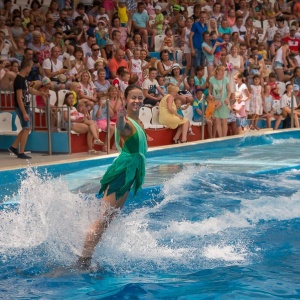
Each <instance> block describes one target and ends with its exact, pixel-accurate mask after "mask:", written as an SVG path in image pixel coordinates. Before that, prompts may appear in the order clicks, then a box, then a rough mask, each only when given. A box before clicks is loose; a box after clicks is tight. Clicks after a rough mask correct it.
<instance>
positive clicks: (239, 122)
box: [232, 91, 248, 134]
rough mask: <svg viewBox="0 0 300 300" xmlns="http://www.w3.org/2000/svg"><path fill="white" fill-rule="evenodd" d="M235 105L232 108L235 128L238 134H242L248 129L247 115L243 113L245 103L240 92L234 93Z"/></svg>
mask: <svg viewBox="0 0 300 300" xmlns="http://www.w3.org/2000/svg"><path fill="white" fill-rule="evenodd" d="M234 95H235V103H234V104H233V106H232V109H233V111H234V112H235V115H236V126H237V130H238V134H242V133H243V130H245V129H247V128H248V124H247V120H246V119H247V115H246V111H245V101H243V95H242V93H241V92H239V91H237V92H235V93H234Z"/></svg>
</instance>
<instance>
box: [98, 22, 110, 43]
mask: <svg viewBox="0 0 300 300" xmlns="http://www.w3.org/2000/svg"><path fill="white" fill-rule="evenodd" d="M94 35H95V37H96V43H97V44H98V46H99V47H104V46H105V45H106V40H107V39H108V38H109V35H108V33H107V32H106V31H105V21H103V20H99V21H98V25H97V27H96V28H95V30H94Z"/></svg>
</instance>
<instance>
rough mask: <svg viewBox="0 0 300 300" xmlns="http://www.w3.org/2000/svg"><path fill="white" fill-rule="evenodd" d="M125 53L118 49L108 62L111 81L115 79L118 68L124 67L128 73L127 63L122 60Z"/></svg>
mask: <svg viewBox="0 0 300 300" xmlns="http://www.w3.org/2000/svg"><path fill="white" fill-rule="evenodd" d="M124 57H125V53H124V51H123V50H122V49H118V50H117V52H116V54H115V56H114V57H113V58H112V59H111V60H110V61H109V65H108V68H109V71H110V77H111V78H112V79H114V78H116V77H117V70H118V68H119V67H125V68H126V69H127V71H129V68H128V63H127V61H126V60H125V59H124Z"/></svg>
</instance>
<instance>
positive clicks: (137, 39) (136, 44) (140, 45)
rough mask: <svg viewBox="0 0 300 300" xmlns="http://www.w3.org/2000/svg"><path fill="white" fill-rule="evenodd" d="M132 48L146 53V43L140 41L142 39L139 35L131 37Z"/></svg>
mask: <svg viewBox="0 0 300 300" xmlns="http://www.w3.org/2000/svg"><path fill="white" fill-rule="evenodd" d="M133 41H134V47H135V48H136V49H139V50H142V49H144V50H146V51H147V52H148V43H144V42H143V41H142V37H141V35H140V34H139V33H135V34H134V35H133Z"/></svg>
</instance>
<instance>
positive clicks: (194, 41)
mask: <svg viewBox="0 0 300 300" xmlns="http://www.w3.org/2000/svg"><path fill="white" fill-rule="evenodd" d="M206 19H207V13H206V12H205V11H202V12H201V14H200V21H199V22H195V23H194V24H193V26H192V29H191V33H190V44H191V53H192V56H194V69H196V68H197V66H204V59H205V56H204V53H203V51H202V47H201V46H202V43H203V38H202V34H203V32H205V31H208V29H207V25H206Z"/></svg>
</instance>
